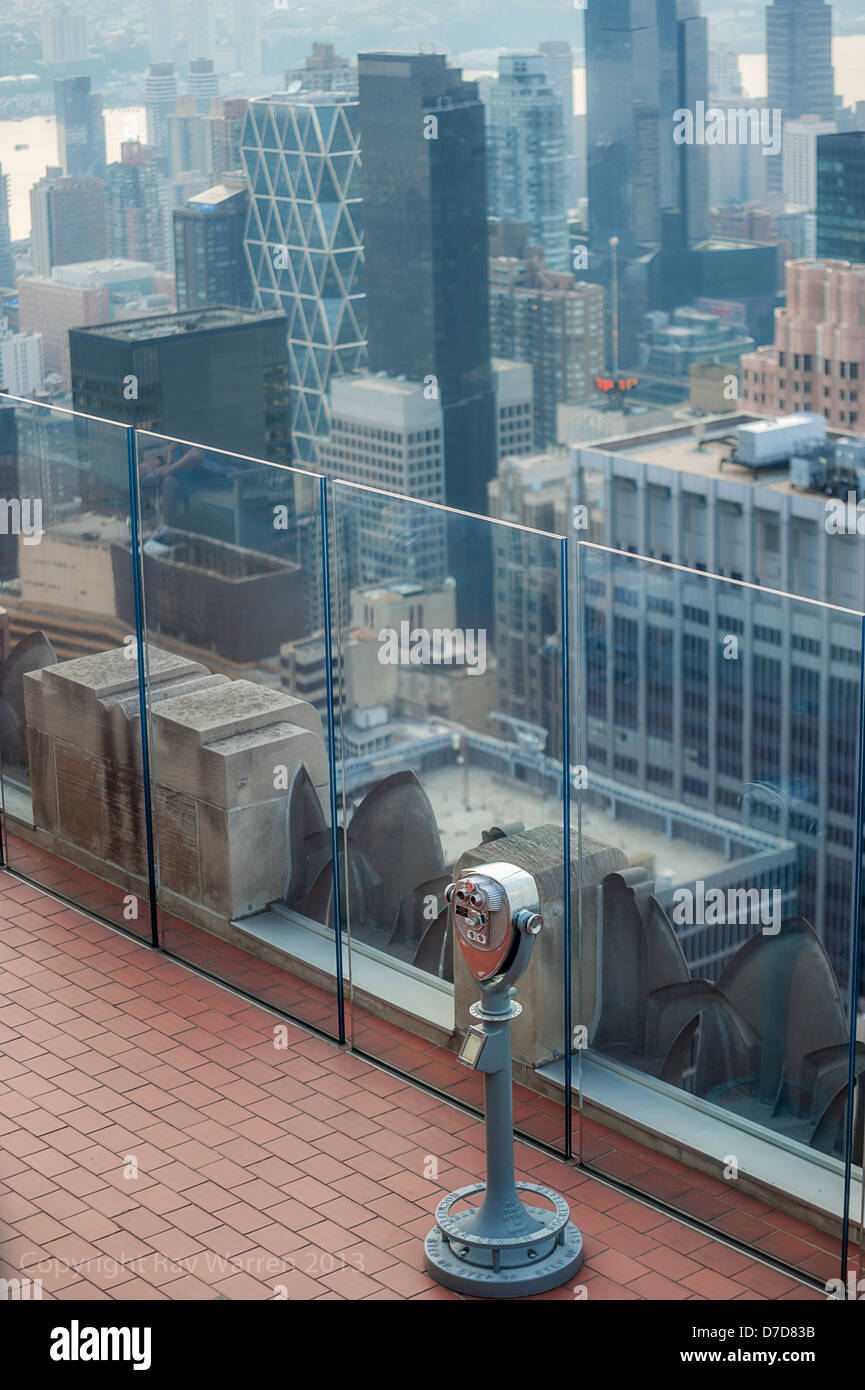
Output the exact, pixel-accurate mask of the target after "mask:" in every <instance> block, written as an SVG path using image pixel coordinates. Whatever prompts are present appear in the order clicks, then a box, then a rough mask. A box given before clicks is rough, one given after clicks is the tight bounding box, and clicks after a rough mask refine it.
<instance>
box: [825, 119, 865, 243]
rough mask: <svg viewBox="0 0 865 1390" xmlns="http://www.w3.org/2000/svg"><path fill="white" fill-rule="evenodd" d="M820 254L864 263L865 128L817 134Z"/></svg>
mask: <svg viewBox="0 0 865 1390" xmlns="http://www.w3.org/2000/svg"><path fill="white" fill-rule="evenodd" d="M817 255H818V256H819V257H820V258H821V260H833V261H834V260H841V261H852V262H854V263H857V262H858V263H859V264H860V265H861V264H862V263H863V262H865V130H851V131H842V132H839V133H838V134H837V135H818V136H817Z"/></svg>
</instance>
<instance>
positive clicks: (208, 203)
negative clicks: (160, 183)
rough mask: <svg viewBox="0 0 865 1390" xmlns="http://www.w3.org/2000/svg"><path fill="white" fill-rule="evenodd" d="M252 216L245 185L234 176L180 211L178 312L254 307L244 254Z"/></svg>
mask: <svg viewBox="0 0 865 1390" xmlns="http://www.w3.org/2000/svg"><path fill="white" fill-rule="evenodd" d="M248 211H249V193H248V191H247V187H246V182H245V180H244V181H241V180H240V179H232V178H231V177H230V176H226V181H225V183H220V184H216V185H215V187H213V188H208V189H205V191H204V192H203V193H197V194H196V195H195V197H193V198H190V199H189V201H188V202H187V204H186V206H185V207H183V208H176V209H175V211H174V266H175V271H176V274H177V307H178V309H204V308H207V307H209V306H216V305H218V304H236V305H239V306H240V307H241V308H248V307H249V306H250V305H251V304H252V297H253V296H252V277H251V275H250V273H249V266H248V264H247V261H246V256H245V254H244V250H243V233H244V230H245V228H246V218H247V213H248Z"/></svg>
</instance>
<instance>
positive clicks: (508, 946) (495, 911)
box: [445, 864, 544, 990]
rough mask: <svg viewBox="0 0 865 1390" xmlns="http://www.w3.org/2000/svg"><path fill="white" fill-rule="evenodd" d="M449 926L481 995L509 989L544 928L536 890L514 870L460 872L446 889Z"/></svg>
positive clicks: (506, 866)
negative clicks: (483, 991)
mask: <svg viewBox="0 0 865 1390" xmlns="http://www.w3.org/2000/svg"><path fill="white" fill-rule="evenodd" d="M445 900H446V902H447V903H448V905H449V907H450V916H451V923H452V926H453V929H454V932H455V934H456V939H457V941H458V942H459V945H460V949H461V950H462V953H463V956H464V957H465V961H466V964H467V965H468V968H469V970H470V971H471V972H472V975H473V976H474V977H475V979H476V980H477V982H478V984H479V985H481V986H482V987H483V988H486V989H496V990H501V989H505V988H509V987H510V986H511V985H513V984H514V983H515V981H516V980H517V979H518V978H519V976H520V975H522V973H523V971H524V970H525V968H526V966H527V965H528V962H529V956H530V955H531V947H532V941H533V939H534V937H536V936H537V934H538V932H539V931H540V930H541V928H542V927H543V925H544V923H543V918H542V917H541V914H540V903H539V901H538V889H537V885H536V883H535V880H534V879H533V878H532V876H531V874H530V873H528V872H527V871H526V870H525V869H520V868H518V867H517V866H516V865H515V864H484V865H480V866H478V867H477V868H472V869H463V871H462V873H461V874H460V876H459V878H458V879H457V880H456V881H455V882H454V883H451V884H449V885H448V887H447V888H446V889H445Z"/></svg>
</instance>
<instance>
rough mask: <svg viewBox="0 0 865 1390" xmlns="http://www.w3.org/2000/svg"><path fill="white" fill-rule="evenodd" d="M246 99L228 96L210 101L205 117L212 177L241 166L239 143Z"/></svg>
mask: <svg viewBox="0 0 865 1390" xmlns="http://www.w3.org/2000/svg"><path fill="white" fill-rule="evenodd" d="M248 109H249V102H248V100H247V99H246V97H230V98H228V100H226V101H217V102H214V103H213V105H212V107H211V112H210V115H209V116H208V118H207V129H208V132H209V136H208V138H209V142H210V163H211V167H212V169H213V173H214V176H215V177H217V178H218V177H220V176H221V175H222V174H230V173H233V172H235V171H237V170H240V169H242V168H243V160H242V159H241V156H240V145H241V141H242V139H243V127H244V126H245V124H246V113H247V110H248Z"/></svg>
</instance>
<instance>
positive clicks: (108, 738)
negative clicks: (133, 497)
mask: <svg viewBox="0 0 865 1390" xmlns="http://www.w3.org/2000/svg"><path fill="white" fill-rule="evenodd" d="M0 436H2V438H0V460H2V470H3V482H2V492H3V501H2V503H0V506H2V507H4V508H5V509H6V514H5V516H4V517H2V518H0V525H2V532H3V533H2V535H0V576H2V577H0V586H2V596H0V605H2V628H0V644H2V667H0V698H2V726H0V758H2V776H3V804H4V811H5V816H4V824H5V832H6V854H7V860H8V863H9V866H10V868H12V869H13V870H15V871H17V872H20V873H22V874H26V875H27V877H28V878H31V879H32V880H33V881H34V882H36V883H38V884H40V885H41V886H42V887H44V888H47V889H50V890H51V891H52V892H54V893H57V894H58V895H60V896H62V897H63V898H66V899H68V900H70V901H71V902H73V903H75V904H77V905H78V906H80V907H81V908H82V909H84V910H86V911H89V912H95V913H97V914H99V915H100V916H102V917H105V918H107V919H108V920H109V921H111V922H114V923H117V924H118V925H121V926H123V927H124V928H126V929H127V930H128V931H131V932H133V933H135V934H137V935H141V936H143V937H146V938H147V939H148V940H149V939H150V938H151V931H152V927H153V920H152V913H151V893H150V874H149V859H148V851H147V816H146V798H145V795H144V775H143V764H142V740H141V733H142V729H141V718H140V713H141V705H140V688H139V667H138V657H139V647H138V639H137V635H136V627H135V616H134V612H133V611H130V610H129V609H128V607H127V605H126V603H125V586H124V578H123V576H124V573H125V571H127V570H128V569H129V568H130V567H131V566H132V564H133V563H134V556H135V551H136V544H135V539H134V535H133V526H132V517H131V507H130V490H129V482H130V459H129V432H128V431H127V430H126V429H125V428H124V427H122V426H120V425H117V424H113V423H110V422H109V421H106V420H97V419H93V418H91V417H89V416H84V415H80V414H73V413H72V412H71V411H66V410H59V409H54V408H51V407H48V406H45V405H40V404H36V403H34V402H32V401H19V400H14V399H13V398H12V397H9V396H2V395H0Z"/></svg>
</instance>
